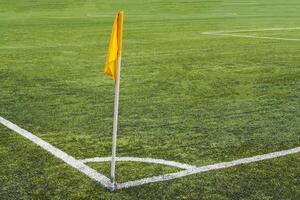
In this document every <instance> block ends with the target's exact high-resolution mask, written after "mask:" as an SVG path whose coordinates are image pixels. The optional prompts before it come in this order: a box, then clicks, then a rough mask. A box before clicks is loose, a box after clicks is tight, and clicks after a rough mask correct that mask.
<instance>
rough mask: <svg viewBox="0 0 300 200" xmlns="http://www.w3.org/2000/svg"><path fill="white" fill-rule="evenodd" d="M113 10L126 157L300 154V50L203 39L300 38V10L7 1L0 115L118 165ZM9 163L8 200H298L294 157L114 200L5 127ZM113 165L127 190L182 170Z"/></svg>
mask: <svg viewBox="0 0 300 200" xmlns="http://www.w3.org/2000/svg"><path fill="white" fill-rule="evenodd" d="M118 10H124V12H125V24H124V40H123V42H124V44H123V58H122V72H121V96H120V121H119V135H118V149H117V155H118V156H136V157H151V158H160V159H166V160H173V161H178V162H183V163H188V164H193V165H197V166H202V165H207V164H213V163H218V162H223V161H231V160H234V159H239V158H243V157H248V156H253V155H257V154H263V153H269V152H273V151H278V150H284V149H290V148H294V147H297V146H300V56H299V55H300V41H283V40H269V39H258V38H239V37H230V36H214V35H203V34H202V32H208V31H223V30H252V29H269V28H291V27H293V28H294V27H300V21H299V17H300V13H299V10H300V2H299V1H298V0H289V1H284V0H268V1H261V0H218V1H199V0H185V1H182V0H172V1H171V0H150V1H149V0H147V1H146V0H139V1H134V0H126V1H121V0H114V1H102V0H101V1H96V0H89V1H83V0H81V1H79V0H72V1H71V0H63V1H58V0H43V1H34V0H23V1H17V0H11V1H3V0H0V81H1V82H0V116H2V117H5V118H6V119H8V120H10V121H12V122H14V123H16V124H18V125H19V126H21V127H23V128H24V129H26V130H29V131H30V132H32V133H34V134H36V135H37V136H39V137H41V138H42V139H44V140H46V141H47V142H49V143H51V144H53V145H54V146H56V147H58V148H60V149H61V150H63V151H65V152H66V153H68V154H70V155H72V156H74V157H75V158H78V159H84V158H89V157H101V156H105V157H106V156H109V155H110V152H111V132H112V121H113V119H112V115H113V100H114V84H113V81H112V80H111V79H110V78H109V77H107V76H104V75H103V63H104V61H105V55H106V51H107V45H108V40H109V35H110V31H111V26H112V22H113V19H114V15H115V14H116V12H117V11H118ZM241 34H247V35H249V34H251V35H254V36H263V37H280V38H294V39H300V28H299V29H296V30H273V31H272V30H271V31H257V32H251V33H241ZM0 161H1V162H0V198H1V199H295V200H298V199H300V167H299V162H300V155H299V154H295V155H290V156H286V157H282V158H278V159H273V160H268V161H262V162H258V163H253V164H249V165H242V166H239V167H233V168H228V169H224V170H219V171H213V172H209V173H205V174H196V175H192V176H188V177H184V178H180V179H176V180H173V181H167V182H162V183H153V184H149V185H144V186H140V187H136V188H129V189H124V190H121V191H118V192H115V193H110V192H108V191H107V190H106V189H104V188H103V187H102V186H101V185H99V184H98V183H96V182H95V181H93V180H90V179H89V178H88V177H86V176H85V175H83V174H81V173H80V172H78V171H76V170H74V169H72V168H70V167H69V166H67V165H66V164H64V163H63V162H61V161H60V160H58V159H56V158H54V157H53V156H52V155H50V154H48V153H46V152H45V151H44V150H42V149H40V148H39V147H37V146H36V145H34V144H32V143H31V142H29V141H27V140H26V139H24V138H22V137H21V136H19V135H17V134H15V133H14V132H12V131H10V130H8V129H6V128H5V127H3V126H0ZM91 166H94V168H95V169H97V170H99V171H101V170H102V171H103V172H105V173H108V172H107V171H108V168H109V166H107V165H99V166H98V165H97V166H96V164H95V165H94V164H93V165H91ZM118 168H119V172H120V173H118V174H117V180H122V181H126V180H132V179H134V178H137V177H138V178H141V177H140V176H141V174H142V175H143V176H150V175H157V174H162V173H166V172H173V171H174V170H175V171H176V170H177V169H174V168H168V167H164V166H158V165H145V164H138V163H127V164H126V163H122V164H119V165H117V170H118ZM137 173H140V174H137Z"/></svg>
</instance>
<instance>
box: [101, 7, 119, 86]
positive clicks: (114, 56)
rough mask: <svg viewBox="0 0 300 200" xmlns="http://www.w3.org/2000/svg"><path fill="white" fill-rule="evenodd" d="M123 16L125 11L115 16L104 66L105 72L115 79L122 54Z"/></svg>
mask: <svg viewBox="0 0 300 200" xmlns="http://www.w3.org/2000/svg"><path fill="white" fill-rule="evenodd" d="M123 17H124V12H123V11H120V12H118V14H117V15H116V17H115V21H114V24H113V27H112V31H111V36H110V42H109V47H108V53H107V57H106V62H105V68H104V73H105V74H106V75H108V76H111V77H112V78H113V79H114V81H116V79H117V73H118V58H119V57H121V54H122V35H123Z"/></svg>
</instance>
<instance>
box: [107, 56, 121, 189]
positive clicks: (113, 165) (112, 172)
mask: <svg viewBox="0 0 300 200" xmlns="http://www.w3.org/2000/svg"><path fill="white" fill-rule="evenodd" d="M121 61H122V58H121V56H119V57H118V70H117V78H116V84H115V104H114V125H113V136H112V155H111V169H110V178H111V182H112V191H114V190H115V189H116V188H115V187H116V174H115V171H116V150H117V132H118V112H119V95H120V73H121Z"/></svg>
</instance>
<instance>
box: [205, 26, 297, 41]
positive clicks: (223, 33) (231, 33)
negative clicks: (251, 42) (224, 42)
mask: <svg viewBox="0 0 300 200" xmlns="http://www.w3.org/2000/svg"><path fill="white" fill-rule="evenodd" d="M299 29H300V27H294V28H268V29H251V30H225V31H216V32H202V33H201V34H203V35H217V36H231V37H242V38H257V39H267V40H283V41H300V39H298V38H280V37H267V36H266V37H264V36H254V35H240V34H234V33H247V32H262V31H281V30H299Z"/></svg>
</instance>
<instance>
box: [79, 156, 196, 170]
mask: <svg viewBox="0 0 300 200" xmlns="http://www.w3.org/2000/svg"><path fill="white" fill-rule="evenodd" d="M80 161H81V162H83V163H89V162H108V161H111V157H95V158H87V159H83V160H80ZM116 161H124V162H125V161H133V162H144V163H156V164H161V165H168V166H172V167H177V168H180V169H194V168H197V166H193V165H188V164H183V163H180V162H175V161H169V160H163V159H155V158H137V157H116Z"/></svg>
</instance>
